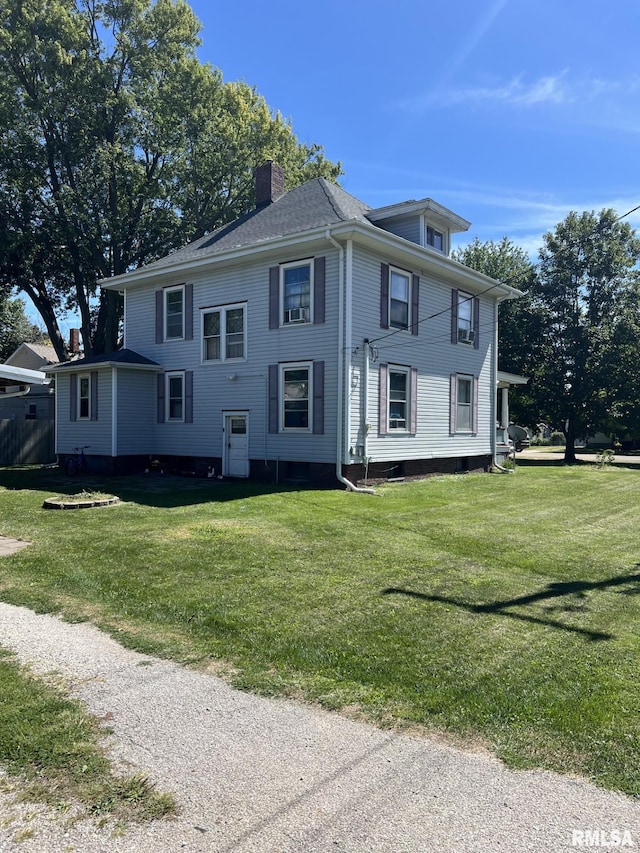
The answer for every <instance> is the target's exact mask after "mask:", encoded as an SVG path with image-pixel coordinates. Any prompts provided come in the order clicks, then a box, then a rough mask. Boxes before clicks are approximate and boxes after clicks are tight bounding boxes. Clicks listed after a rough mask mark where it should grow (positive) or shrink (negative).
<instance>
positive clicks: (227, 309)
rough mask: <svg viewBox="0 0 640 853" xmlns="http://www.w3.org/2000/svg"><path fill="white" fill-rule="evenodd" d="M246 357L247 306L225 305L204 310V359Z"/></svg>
mask: <svg viewBox="0 0 640 853" xmlns="http://www.w3.org/2000/svg"><path fill="white" fill-rule="evenodd" d="M245 357H246V306H245V305H225V306H223V307H221V308H207V309H206V310H205V311H203V312H202V360H203V361H229V360H231V359H240V358H245Z"/></svg>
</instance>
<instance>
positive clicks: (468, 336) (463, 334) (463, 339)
mask: <svg viewBox="0 0 640 853" xmlns="http://www.w3.org/2000/svg"><path fill="white" fill-rule="evenodd" d="M475 339H476V333H475V332H474V331H473V329H458V341H460V343H462V344H472V343H473V342H474V341H475Z"/></svg>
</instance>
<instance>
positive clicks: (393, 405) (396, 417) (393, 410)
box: [389, 367, 409, 431]
mask: <svg viewBox="0 0 640 853" xmlns="http://www.w3.org/2000/svg"><path fill="white" fill-rule="evenodd" d="M408 408H409V370H408V369H405V368H398V367H390V368H389V430H390V431H391V430H404V431H406V430H407V429H408V420H407V415H408Z"/></svg>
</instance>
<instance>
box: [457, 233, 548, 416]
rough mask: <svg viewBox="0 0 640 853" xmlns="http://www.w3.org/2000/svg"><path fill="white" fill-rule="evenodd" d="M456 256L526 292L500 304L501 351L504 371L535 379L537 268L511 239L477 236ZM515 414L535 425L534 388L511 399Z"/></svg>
mask: <svg viewBox="0 0 640 853" xmlns="http://www.w3.org/2000/svg"><path fill="white" fill-rule="evenodd" d="M452 257H453V258H454V259H455V260H457V261H460V263H463V264H465V265H466V266H468V267H472V268H473V269H475V270H478V272H482V273H484V274H485V275H488V276H491V278H494V279H496V280H497V281H500V282H502V283H503V284H509V285H510V286H511V287H515V288H517V289H518V290H521V291H522V292H523V295H522V296H521V297H519V298H518V299H513V300H506V301H504V302H501V303H500V307H499V324H498V351H499V354H500V369H501V370H505V371H508V372H510V373H517V374H520V375H524V376H528V377H531V376H532V374H533V373H534V372H535V368H536V364H537V358H538V349H539V342H540V329H541V326H542V322H543V314H542V312H541V309H540V306H539V305H537V304H536V303H535V302H534V299H533V296H532V294H533V292H534V290H535V282H536V266H535V264H534V263H533V262H532V261H531V259H530V258H529V256H528V254H527V253H526V252H525V250H524V249H523V248H521V247H520V246H517V245H516V244H515V243H514V242H513V241H512V240H510V239H509V238H508V237H503V238H502V240H499V241H495V240H488V241H486V242H484V243H483V242H482V241H480V240H479V239H478V238H477V237H476V238H475V239H474V240H473V241H472V242H471V243H469V244H468V245H466V246H463V247H461V248H459V249H457V250H455V251H454V252H452ZM510 407H511V412H512V414H513V417H514V419H515V420H517V422H518V423H524V424H528V425H534V424H536V423H537V421H538V420H539V417H540V416H539V413H538V412H537V403H536V401H535V399H534V396H533V395H532V392H531V387H530V385H527V386H522V387H520V388H519V389H518V393H517V394H514V395H513V396H512V397H510Z"/></svg>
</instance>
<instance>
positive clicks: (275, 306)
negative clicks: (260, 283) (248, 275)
mask: <svg viewBox="0 0 640 853" xmlns="http://www.w3.org/2000/svg"><path fill="white" fill-rule="evenodd" d="M279 326H280V267H271V268H270V270H269V328H270V329H277V328H278V327H279Z"/></svg>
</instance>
